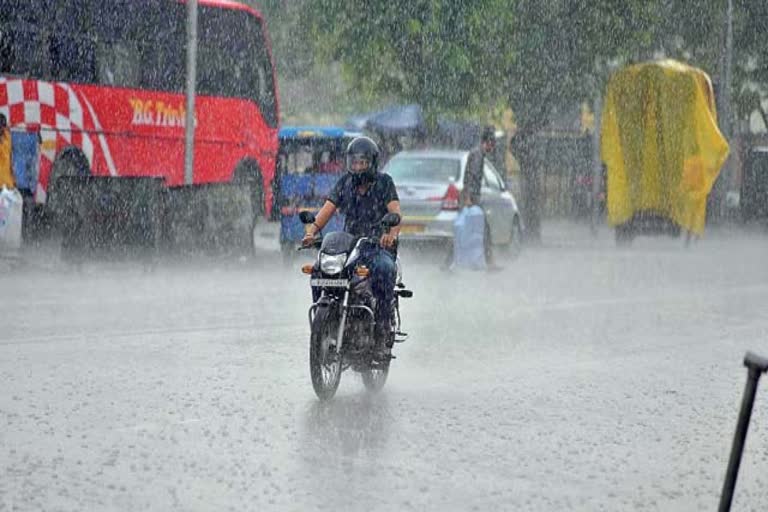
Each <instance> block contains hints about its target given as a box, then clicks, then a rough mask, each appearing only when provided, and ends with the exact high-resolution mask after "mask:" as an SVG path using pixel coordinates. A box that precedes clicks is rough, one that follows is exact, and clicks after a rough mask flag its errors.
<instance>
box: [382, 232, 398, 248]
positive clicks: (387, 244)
mask: <svg viewBox="0 0 768 512" xmlns="http://www.w3.org/2000/svg"><path fill="white" fill-rule="evenodd" d="M395 242H397V237H396V236H395V235H393V234H391V233H384V234H383V235H381V246H382V247H384V248H385V249H391V248H392V247H394V246H395Z"/></svg>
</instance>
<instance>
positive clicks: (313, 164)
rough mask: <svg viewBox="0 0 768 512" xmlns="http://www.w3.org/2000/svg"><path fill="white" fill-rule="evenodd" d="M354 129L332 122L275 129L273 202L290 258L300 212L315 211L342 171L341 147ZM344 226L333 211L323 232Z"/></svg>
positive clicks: (286, 257)
mask: <svg viewBox="0 0 768 512" xmlns="http://www.w3.org/2000/svg"><path fill="white" fill-rule="evenodd" d="M358 136H360V134H359V133H357V132H352V131H348V130H345V129H343V128H338V127H333V126H299V127H284V128H282V129H281V130H280V131H279V133H278V138H279V140H280V149H279V151H278V157H277V173H276V174H277V176H276V180H275V181H276V183H277V191H276V193H275V197H276V201H275V206H276V207H277V211H279V216H280V247H281V250H282V253H283V258H284V260H286V261H289V260H290V259H291V257H292V255H293V254H294V253H295V251H296V247H297V245H298V243H299V242H301V239H302V238H303V237H304V225H303V224H302V223H301V221H300V220H299V212H302V211H311V212H313V213H316V212H317V211H318V210H319V209H320V207H321V206H322V205H323V203H324V202H325V200H326V198H327V197H328V195H329V194H330V192H331V190H332V189H333V186H334V185H335V184H336V181H338V179H339V178H340V177H341V175H342V174H343V172H344V151H345V149H346V147H347V145H348V144H349V142H350V141H352V139H354V138H355V137H358ZM343 227H344V220H343V218H342V217H341V215H339V214H336V215H335V216H334V217H333V218H332V219H331V221H330V222H329V223H328V225H327V226H326V227H325V231H326V232H331V231H340V230H341V229H343Z"/></svg>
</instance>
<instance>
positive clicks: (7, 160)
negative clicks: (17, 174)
mask: <svg viewBox="0 0 768 512" xmlns="http://www.w3.org/2000/svg"><path fill="white" fill-rule="evenodd" d="M3 186H5V187H6V188H15V187H16V182H15V180H14V179H13V153H12V151H11V130H9V129H8V120H7V118H6V117H5V114H0V188H2V187H3Z"/></svg>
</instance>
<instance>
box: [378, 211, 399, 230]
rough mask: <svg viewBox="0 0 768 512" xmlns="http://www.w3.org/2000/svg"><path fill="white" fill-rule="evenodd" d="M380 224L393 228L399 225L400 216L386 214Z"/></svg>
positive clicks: (397, 214)
mask: <svg viewBox="0 0 768 512" xmlns="http://www.w3.org/2000/svg"><path fill="white" fill-rule="evenodd" d="M381 223H382V224H383V225H384V226H385V227H387V228H393V227H395V226H397V225H398V224H400V214H399V213H388V214H386V215H385V216H384V218H383V219H381Z"/></svg>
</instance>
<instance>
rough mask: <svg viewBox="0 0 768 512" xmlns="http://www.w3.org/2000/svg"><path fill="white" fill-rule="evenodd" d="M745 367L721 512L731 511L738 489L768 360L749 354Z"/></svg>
mask: <svg viewBox="0 0 768 512" xmlns="http://www.w3.org/2000/svg"><path fill="white" fill-rule="evenodd" d="M744 366H746V367H747V368H748V369H749V374H748V376H747V384H746V387H745V388H744V397H743V398H742V401H741V410H740V411H739V422H738V424H737V426H736V433H735V434H734V436H733V446H732V447H731V458H730V460H729V461H728V471H727V472H726V474H725V483H724V484H723V492H722V494H721V495H720V507H719V508H718V510H719V512H728V511H729V510H731V502H732V501H733V491H734V489H735V488H736V477H737V476H738V474H739V465H740V464H741V455H742V453H743V452H744V442H745V441H746V439H747V429H748V428H749V420H750V418H751V417H752V407H753V406H754V404H755V394H756V393H757V383H758V381H759V380H760V375H761V374H762V373H763V372H765V371H766V370H768V360H766V359H765V358H762V357H759V356H756V355H755V354H752V353H751V352H747V355H746V357H745V358H744Z"/></svg>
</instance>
